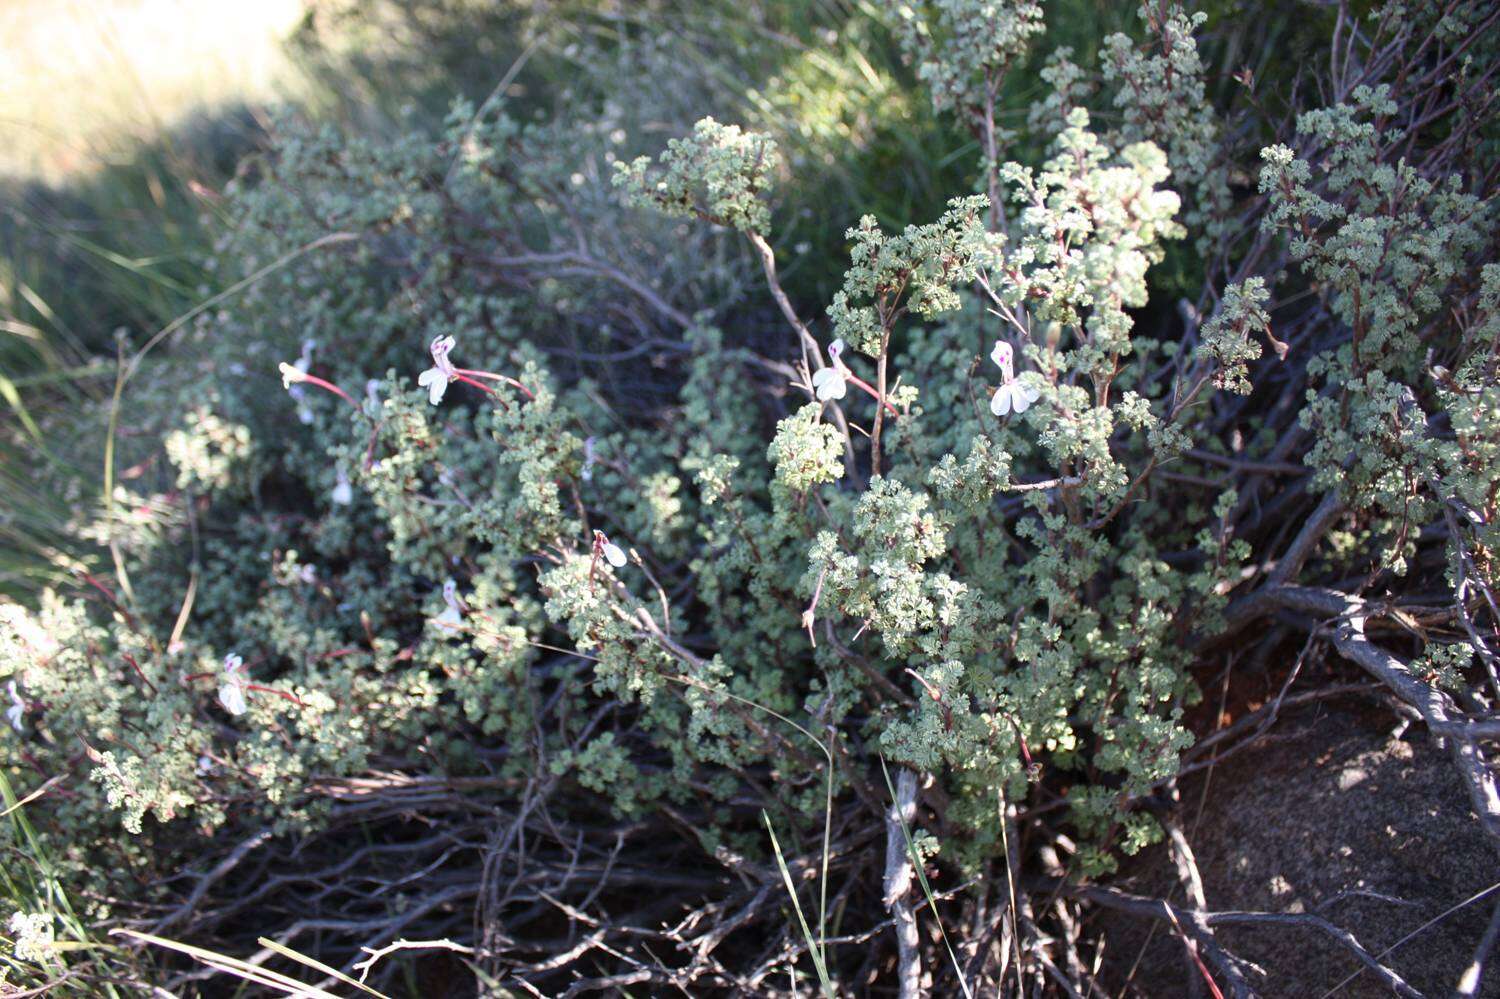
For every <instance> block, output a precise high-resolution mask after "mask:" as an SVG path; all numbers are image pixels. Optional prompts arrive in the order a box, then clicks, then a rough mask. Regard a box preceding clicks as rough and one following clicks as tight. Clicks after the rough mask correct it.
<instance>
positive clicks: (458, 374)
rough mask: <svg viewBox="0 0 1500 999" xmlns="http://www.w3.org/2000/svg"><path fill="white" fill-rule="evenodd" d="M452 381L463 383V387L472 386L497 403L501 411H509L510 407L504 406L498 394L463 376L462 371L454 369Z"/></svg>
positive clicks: (503, 401) (482, 383) (481, 383)
mask: <svg viewBox="0 0 1500 999" xmlns="http://www.w3.org/2000/svg"><path fill="white" fill-rule="evenodd" d="M453 380H454V381H456V382H463V383H464V384H465V385H472V386H474V387H475V388H477V389H478V390H479V391H481V392H483V393H484V394H485V395H487V396H489V397H490V398H491V399H494V400H495V401H496V402H498V403H499V404H500V408H501V409H509V408H510V406H508V405H506V403H505V400H504V399H502V398H500V393H499V392H496V391H495V390H494V389H492V388H490V387H489V386H488V385H486V384H485V383H484V382H480V381H475V380H474V379H473V378H470V377H469V376H468V375H466V374H464V373H463V372H462V371H460V370H458V369H457V368H455V369H454V371H453Z"/></svg>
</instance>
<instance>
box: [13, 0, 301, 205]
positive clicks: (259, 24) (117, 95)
mask: <svg viewBox="0 0 1500 999" xmlns="http://www.w3.org/2000/svg"><path fill="white" fill-rule="evenodd" d="M306 7H307V2H306V0H255V2H254V3H245V2H242V0H127V2H120V0H11V2H9V3H6V4H4V5H0V57H3V59H4V63H5V66H6V71H5V74H4V79H3V81H0V135H3V137H4V141H3V142H0V176H8V177H28V178H34V179H42V180H46V181H51V182H55V181H58V180H60V179H63V178H65V177H71V176H76V175H78V174H79V173H81V172H89V171H93V170H96V169H98V168H99V167H100V166H103V165H107V164H109V163H110V162H112V161H113V159H114V158H115V157H116V156H117V155H118V154H119V153H120V152H121V151H128V148H129V145H130V144H132V143H137V142H141V141H153V140H154V139H156V138H157V137H158V136H160V135H162V134H163V133H165V132H167V131H169V130H170V129H171V128H172V127H173V126H175V125H176V124H177V123H178V122H180V121H181V120H182V119H183V118H184V117H186V116H188V115H190V114H193V113H195V112H199V111H202V110H203V109H205V108H212V107H214V106H217V105H220V104H226V103H231V102H243V101H268V100H276V99H280V98H283V97H286V96H294V95H295V94H296V93H297V91H298V87H299V84H300V81H299V74H298V73H297V72H296V68H295V66H294V65H293V64H292V63H291V62H290V61H289V60H288V58H287V57H286V54H285V50H284V48H283V46H282V40H283V39H284V38H285V36H286V35H287V34H288V33H289V32H290V31H291V30H292V29H293V28H294V27H295V26H296V24H297V23H298V21H299V20H300V19H301V18H302V17H303V15H304V13H305V9H306Z"/></svg>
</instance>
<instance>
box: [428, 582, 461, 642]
mask: <svg viewBox="0 0 1500 999" xmlns="http://www.w3.org/2000/svg"><path fill="white" fill-rule="evenodd" d="M443 603H445V604H447V605H448V607H447V609H446V610H444V611H443V612H442V613H441V614H439V615H438V616H437V617H435V618H433V619H432V623H433V624H435V625H437V626H438V627H439V628H441V629H442V630H444V631H457V630H458V629H459V628H462V627H463V625H464V612H463V608H462V607H461V606H459V603H458V584H457V583H455V582H454V581H453V580H451V579H450V580H448V581H447V582H445V583H444V584H443Z"/></svg>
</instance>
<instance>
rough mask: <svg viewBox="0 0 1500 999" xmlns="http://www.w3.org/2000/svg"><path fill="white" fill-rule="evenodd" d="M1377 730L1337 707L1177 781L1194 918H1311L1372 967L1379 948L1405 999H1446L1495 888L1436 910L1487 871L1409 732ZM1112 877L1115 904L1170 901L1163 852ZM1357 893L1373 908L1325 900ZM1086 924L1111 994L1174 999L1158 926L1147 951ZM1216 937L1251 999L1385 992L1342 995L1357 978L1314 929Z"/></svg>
mask: <svg viewBox="0 0 1500 999" xmlns="http://www.w3.org/2000/svg"><path fill="white" fill-rule="evenodd" d="M1392 727H1393V723H1392V716H1391V715H1390V714H1388V713H1384V712H1373V711H1369V710H1363V709H1362V708H1361V705H1360V704H1358V703H1357V702H1353V701H1351V702H1348V703H1342V704H1339V705H1337V706H1334V705H1332V704H1324V705H1322V706H1319V707H1317V708H1314V709H1309V710H1307V711H1304V712H1302V713H1300V714H1292V715H1289V716H1287V717H1284V718H1283V719H1282V720H1280V721H1279V722H1278V724H1277V726H1276V728H1275V729H1274V730H1273V732H1274V734H1275V737H1274V738H1273V739H1271V740H1269V741H1267V742H1266V743H1263V744H1262V745H1261V746H1259V747H1257V748H1252V749H1248V750H1245V751H1244V752H1242V753H1239V754H1238V755H1236V756H1232V757H1231V758H1230V759H1228V760H1226V761H1224V762H1223V763H1222V764H1220V765H1219V766H1217V767H1216V768H1214V770H1213V772H1212V773H1211V774H1202V773H1200V774H1198V775H1194V776H1192V777H1189V778H1187V779H1185V780H1184V781H1183V785H1182V795H1181V800H1182V803H1183V804H1182V809H1181V815H1182V821H1183V823H1184V828H1185V829H1186V831H1187V834H1188V839H1189V842H1190V843H1191V844H1192V846H1193V849H1194V851H1195V853H1196V855H1197V860H1198V866H1199V870H1200V872H1201V873H1202V876H1203V882H1204V892H1205V896H1206V898H1207V902H1208V907H1209V909H1211V910H1226V909H1255V910H1263V911H1270V912H1312V911H1314V910H1316V911H1318V913H1319V914H1320V915H1322V916H1324V917H1325V918H1326V919H1328V920H1329V921H1331V922H1333V923H1335V924H1337V925H1339V926H1342V927H1344V928H1345V929H1348V930H1349V931H1351V932H1352V933H1353V934H1354V935H1355V936H1356V937H1357V938H1358V939H1359V941H1360V942H1361V943H1362V944H1364V945H1365V947H1367V948H1368V949H1369V950H1370V951H1371V952H1373V953H1375V954H1380V953H1381V952H1382V951H1384V950H1386V949H1387V948H1393V949H1392V950H1391V951H1390V953H1389V954H1386V955H1385V957H1383V958H1382V959H1381V960H1382V961H1383V962H1384V963H1386V964H1387V966H1389V967H1391V968H1393V969H1394V970H1395V971H1396V972H1397V973H1398V974H1400V975H1401V976H1402V977H1403V978H1405V979H1406V981H1407V982H1408V983H1409V984H1411V985H1412V986H1413V987H1415V988H1417V989H1419V990H1420V991H1422V992H1423V993H1425V994H1427V995H1429V996H1441V995H1447V994H1449V993H1450V992H1451V991H1452V989H1453V987H1454V985H1455V983H1456V982H1457V981H1458V977H1459V975H1461V974H1462V973H1463V970H1464V968H1466V967H1467V966H1468V964H1469V962H1470V961H1471V959H1472V956H1473V950H1474V947H1475V945H1476V943H1477V942H1478V941H1479V939H1480V937H1481V936H1482V935H1483V933H1484V931H1485V927H1486V925H1487V924H1488V922H1489V918H1490V915H1491V912H1492V911H1493V907H1494V906H1495V904H1496V903H1497V902H1500V888H1497V889H1496V890H1495V891H1493V892H1492V893H1491V894H1488V895H1486V896H1485V897H1483V898H1480V899H1478V900H1475V901H1472V902H1470V903H1469V904H1468V905H1464V906H1463V907H1462V908H1459V909H1458V910H1457V911H1454V912H1451V913H1448V914H1447V915H1444V913H1447V912H1448V910H1450V909H1452V908H1453V907H1454V906H1459V905H1460V904H1461V903H1464V902H1465V901H1466V900H1468V899H1470V898H1471V897H1472V896H1474V895H1476V894H1479V893H1481V892H1484V891H1485V890H1486V889H1490V888H1495V887H1496V886H1497V883H1500V861H1497V858H1496V854H1495V851H1494V850H1493V849H1492V848H1491V847H1490V845H1489V844H1488V843H1487V842H1486V840H1485V837H1484V835H1483V833H1482V832H1481V831H1480V829H1479V826H1478V824H1477V821H1476V819H1475V817H1474V815H1473V813H1472V812H1471V811H1470V809H1469V807H1468V800H1467V798H1466V797H1465V795H1464V792H1463V788H1462V786H1461V784H1460V781H1459V778H1458V777H1457V775H1456V773H1455V772H1454V770H1453V768H1452V766H1451V764H1450V763H1449V758H1448V756H1447V754H1446V753H1445V752H1444V751H1443V750H1442V749H1441V748H1440V747H1438V746H1437V745H1436V744H1434V742H1433V741H1432V740H1431V739H1430V738H1429V737H1428V735H1427V733H1426V731H1425V730H1423V729H1422V728H1421V727H1420V726H1413V727H1412V728H1411V729H1409V730H1407V731H1406V732H1405V733H1404V734H1401V735H1400V736H1399V737H1397V736H1396V735H1394V734H1393V732H1392ZM1205 781H1206V782H1207V786H1208V793H1207V794H1206V795H1204V794H1203V791H1204V786H1205ZM1200 797H1201V799H1202V801H1203V811H1202V816H1201V819H1197V820H1196V821H1195V817H1196V815H1197V810H1198V804H1199V801H1200ZM1123 875H1124V876H1123V877H1122V878H1121V879H1120V880H1119V881H1118V882H1117V885H1118V886H1119V887H1121V888H1122V889H1124V890H1126V891H1134V892H1139V893H1141V894H1146V895H1152V896H1156V897H1161V896H1164V895H1167V894H1168V893H1173V898H1174V900H1176V901H1179V902H1181V901H1182V900H1183V893H1182V891H1181V889H1180V888H1178V887H1177V885H1176V879H1175V874H1174V868H1173V866H1172V863H1171V860H1170V858H1169V857H1168V855H1167V852H1166V850H1165V848H1163V847H1153V848H1152V849H1150V850H1148V851H1145V852H1143V853H1142V854H1141V856H1139V857H1138V858H1136V859H1135V861H1134V862H1133V863H1131V864H1130V865H1129V866H1127V867H1126V868H1125V869H1124V872H1123ZM1361 892H1363V893H1379V894H1380V895H1381V896H1385V898H1379V897H1374V896H1373V895H1372V894H1348V895H1345V896H1344V897H1342V898H1340V897H1339V896H1340V895H1341V893H1361ZM1320 906H1322V908H1319V907H1320ZM1099 918H1100V923H1101V926H1100V928H1101V929H1103V930H1104V932H1105V934H1106V946H1107V958H1108V960H1107V967H1108V974H1107V975H1106V978H1105V981H1106V982H1107V983H1109V984H1110V985H1111V992H1112V993H1113V994H1115V995H1120V994H1122V993H1123V994H1126V995H1138V996H1150V997H1177V996H1184V995H1189V994H1190V989H1191V988H1192V987H1191V986H1189V985H1188V978H1187V976H1186V973H1185V964H1184V958H1183V949H1182V945H1181V943H1180V942H1179V940H1178V939H1177V938H1176V936H1175V934H1174V933H1173V932H1171V930H1170V927H1168V926H1165V925H1163V926H1158V927H1157V928H1156V932H1155V933H1154V934H1152V935H1151V937H1150V942H1149V944H1148V943H1147V935H1148V933H1149V931H1150V928H1151V927H1150V925H1149V923H1147V922H1145V921H1142V920H1138V919H1134V918H1131V917H1128V916H1121V915H1117V914H1113V913H1110V914H1104V915H1101V916H1100V917H1099ZM1434 919H1436V920H1438V921H1437V922H1434V923H1432V925H1430V926H1426V927H1425V928H1423V927H1424V924H1426V923H1428V921H1429V920H1434ZM1217 932H1218V935H1219V937H1220V940H1221V942H1222V943H1223V944H1224V945H1225V946H1226V947H1227V948H1228V949H1229V950H1230V951H1232V952H1233V953H1235V954H1236V955H1238V956H1240V957H1242V958H1246V959H1248V960H1251V961H1253V962H1255V964H1257V965H1259V966H1260V967H1261V968H1264V969H1265V972H1266V974H1265V977H1264V978H1262V979H1260V980H1258V981H1252V984H1254V985H1255V986H1256V987H1257V988H1258V989H1259V990H1260V991H1261V994H1262V995H1265V996H1274V997H1283V996H1286V997H1303V996H1307V997H1312V999H1317V997H1320V996H1324V995H1325V994H1328V993H1329V992H1330V990H1334V991H1333V995H1335V996H1338V997H1340V999H1353V997H1361V996H1385V995H1389V994H1390V992H1389V991H1388V990H1387V989H1386V988H1385V987H1384V986H1383V985H1382V984H1381V983H1380V982H1379V981H1377V980H1376V979H1375V978H1374V977H1373V976H1372V975H1370V974H1369V973H1367V972H1366V973H1363V974H1359V975H1358V977H1355V978H1354V979H1353V980H1352V981H1348V982H1347V984H1344V983H1345V980H1346V979H1348V978H1349V977H1350V976H1352V975H1355V974H1356V972H1359V971H1360V969H1361V968H1362V965H1361V964H1360V963H1359V962H1358V961H1357V960H1356V959H1355V958H1354V957H1353V955H1351V954H1350V953H1349V952H1348V951H1347V950H1345V949H1343V948H1342V947H1341V946H1340V945H1338V944H1337V943H1335V942H1333V941H1332V940H1330V939H1329V938H1327V937H1325V936H1324V935H1322V934H1321V933H1319V932H1317V931H1316V930H1313V929H1309V928H1304V927H1269V928H1257V929H1245V928H1238V929H1236V928H1223V929H1220V930H1219V931H1217ZM1143 946H1144V948H1145V950H1144V953H1142V948H1143ZM1110 952H1112V956H1111V955H1110ZM1137 955H1140V957H1139V967H1138V968H1137V969H1136V971H1135V974H1134V976H1133V978H1130V979H1129V981H1130V984H1129V985H1128V986H1126V984H1125V983H1126V980H1127V976H1128V975H1129V971H1130V967H1131V965H1132V964H1133V963H1134V962H1135V961H1136V960H1137ZM1496 957H1497V955H1492V964H1493V960H1494V959H1495V958H1496ZM1200 984H1201V983H1200ZM1220 987H1221V988H1222V987H1223V983H1220ZM1481 994H1482V995H1484V996H1496V997H1500V969H1497V968H1494V967H1491V968H1490V969H1489V972H1488V974H1487V975H1486V976H1485V981H1484V983H1483V987H1482V990H1481Z"/></svg>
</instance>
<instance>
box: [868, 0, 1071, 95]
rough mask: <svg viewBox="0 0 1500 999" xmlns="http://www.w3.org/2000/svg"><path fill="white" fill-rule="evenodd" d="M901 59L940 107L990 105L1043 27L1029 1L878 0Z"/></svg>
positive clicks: (1035, 6)
mask: <svg viewBox="0 0 1500 999" xmlns="http://www.w3.org/2000/svg"><path fill="white" fill-rule="evenodd" d="M883 5H884V7H885V8H886V10H887V12H888V14H889V16H890V18H891V20H892V22H893V24H894V27H895V30H896V36H897V39H898V40H899V42H900V44H901V48H902V50H903V52H904V53H905V55H906V57H907V58H908V59H909V60H910V61H912V62H913V63H915V64H916V67H917V77H918V79H920V80H921V81H922V82H923V83H924V84H926V85H927V87H928V88H929V90H930V91H931V93H932V99H933V102H934V104H936V105H937V107H938V108H939V109H956V110H958V111H960V112H961V113H963V114H964V115H965V116H966V117H968V116H973V115H977V114H980V113H983V110H984V109H985V108H986V107H993V105H994V101H995V95H996V93H997V92H998V89H999V85H1000V81H1001V79H1002V78H1003V77H1004V75H1005V72H1006V70H1008V69H1009V68H1010V66H1011V64H1012V63H1013V62H1014V61H1015V60H1016V59H1017V58H1019V57H1020V56H1021V55H1022V54H1023V53H1025V51H1026V49H1027V47H1028V46H1029V44H1030V42H1031V39H1032V38H1033V37H1034V36H1035V35H1037V34H1038V33H1040V32H1041V31H1042V29H1043V22H1042V5H1041V4H1039V3H1035V2H1033V0H915V2H912V0H883Z"/></svg>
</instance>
